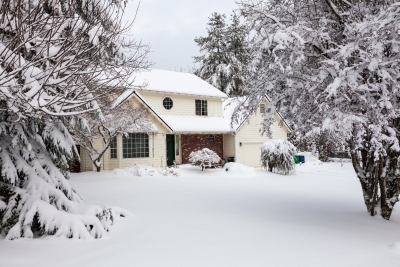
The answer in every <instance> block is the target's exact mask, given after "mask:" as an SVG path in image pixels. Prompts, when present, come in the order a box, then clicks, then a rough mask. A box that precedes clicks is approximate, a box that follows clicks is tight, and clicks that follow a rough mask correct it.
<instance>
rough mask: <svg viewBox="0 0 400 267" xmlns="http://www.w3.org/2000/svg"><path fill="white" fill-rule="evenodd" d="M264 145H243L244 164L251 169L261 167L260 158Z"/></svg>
mask: <svg viewBox="0 0 400 267" xmlns="http://www.w3.org/2000/svg"><path fill="white" fill-rule="evenodd" d="M261 145H262V143H243V149H244V164H246V165H248V166H251V167H256V168H257V167H261V162H260V156H261V149H260V146H261Z"/></svg>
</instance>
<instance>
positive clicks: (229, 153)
mask: <svg viewBox="0 0 400 267" xmlns="http://www.w3.org/2000/svg"><path fill="white" fill-rule="evenodd" d="M222 137H223V146H224V149H223V157H224V159H226V158H228V157H234V156H235V136H234V135H233V134H224V135H223V136H222Z"/></svg>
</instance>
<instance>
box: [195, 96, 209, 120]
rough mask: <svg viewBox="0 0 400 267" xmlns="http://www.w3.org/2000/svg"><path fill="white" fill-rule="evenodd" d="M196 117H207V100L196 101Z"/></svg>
mask: <svg viewBox="0 0 400 267" xmlns="http://www.w3.org/2000/svg"><path fill="white" fill-rule="evenodd" d="M196 115H197V116H207V115H208V112H207V100H198V99H196Z"/></svg>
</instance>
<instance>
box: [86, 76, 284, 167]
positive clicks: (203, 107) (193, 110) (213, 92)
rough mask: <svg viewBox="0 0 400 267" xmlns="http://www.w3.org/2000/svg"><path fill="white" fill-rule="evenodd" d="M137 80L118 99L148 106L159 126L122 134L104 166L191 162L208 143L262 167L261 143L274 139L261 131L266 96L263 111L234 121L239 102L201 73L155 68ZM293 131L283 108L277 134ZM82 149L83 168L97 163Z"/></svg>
mask: <svg viewBox="0 0 400 267" xmlns="http://www.w3.org/2000/svg"><path fill="white" fill-rule="evenodd" d="M132 78H134V83H133V84H138V85H143V84H146V86H145V87H143V86H138V87H135V86H133V88H128V89H126V90H125V92H123V93H122V94H121V95H120V96H119V97H118V98H117V99H116V100H115V103H114V104H115V105H124V104H126V103H128V102H129V103H130V104H132V105H133V106H137V107H141V108H144V109H146V110H148V118H149V120H151V121H152V122H153V124H154V125H155V128H156V130H155V131H154V132H151V133H131V134H129V136H118V137H117V138H116V139H115V141H114V142H112V145H111V147H110V148H109V149H108V151H107V152H106V153H105V155H104V156H103V159H102V161H103V162H102V169H105V170H110V169H114V168H124V167H128V166H132V165H134V164H141V165H152V166H154V167H159V166H165V165H167V164H168V165H169V164H172V163H173V161H174V160H176V161H178V162H180V163H182V164H185V163H189V161H188V158H189V154H190V153H191V152H192V151H196V150H199V149H202V148H205V147H207V148H209V149H211V150H213V151H215V152H216V153H217V154H218V155H219V156H220V157H221V158H222V159H227V158H228V157H230V158H233V159H234V161H236V162H240V163H243V164H246V165H249V166H253V167H259V166H260V165H261V164H260V153H261V152H260V145H261V144H262V143H264V142H265V141H268V140H270V139H269V138H268V137H266V136H262V135H261V134H260V128H261V122H262V115H263V109H264V107H265V104H266V103H267V101H268V99H267V98H264V99H262V100H261V101H260V105H259V108H258V110H257V112H254V113H253V114H251V115H249V116H244V117H243V118H242V119H241V120H240V121H239V122H238V123H235V124H231V116H232V112H233V110H234V107H235V105H237V103H233V104H229V105H228V103H230V102H231V99H228V96H227V95H226V94H224V93H223V92H221V91H220V90H218V89H216V88H215V87H213V86H211V85H210V84H208V83H207V82H205V81H203V80H202V79H200V78H199V77H197V76H195V75H193V74H189V73H182V72H173V71H165V70H156V69H153V70H150V71H147V72H142V73H139V74H137V75H136V76H135V77H132ZM289 131H290V128H289V127H288V125H287V124H286V123H285V122H284V121H283V119H282V118H281V117H280V115H279V114H276V122H275V123H274V125H273V126H272V132H273V139H286V138H287V134H288V132H289ZM85 153H86V152H85V151H81V171H92V170H94V166H93V164H92V162H91V161H90V159H89V158H88V155H87V154H85Z"/></svg>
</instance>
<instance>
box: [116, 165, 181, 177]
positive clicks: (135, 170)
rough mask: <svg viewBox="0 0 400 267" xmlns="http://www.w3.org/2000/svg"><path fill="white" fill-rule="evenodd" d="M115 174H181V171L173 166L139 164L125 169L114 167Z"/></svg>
mask: <svg viewBox="0 0 400 267" xmlns="http://www.w3.org/2000/svg"><path fill="white" fill-rule="evenodd" d="M113 172H114V174H117V175H128V176H140V177H142V176H179V173H178V172H177V171H176V170H174V169H173V168H168V167H161V168H154V167H152V166H145V165H138V164H135V165H134V166H131V167H127V168H124V169H114V171H113Z"/></svg>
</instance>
